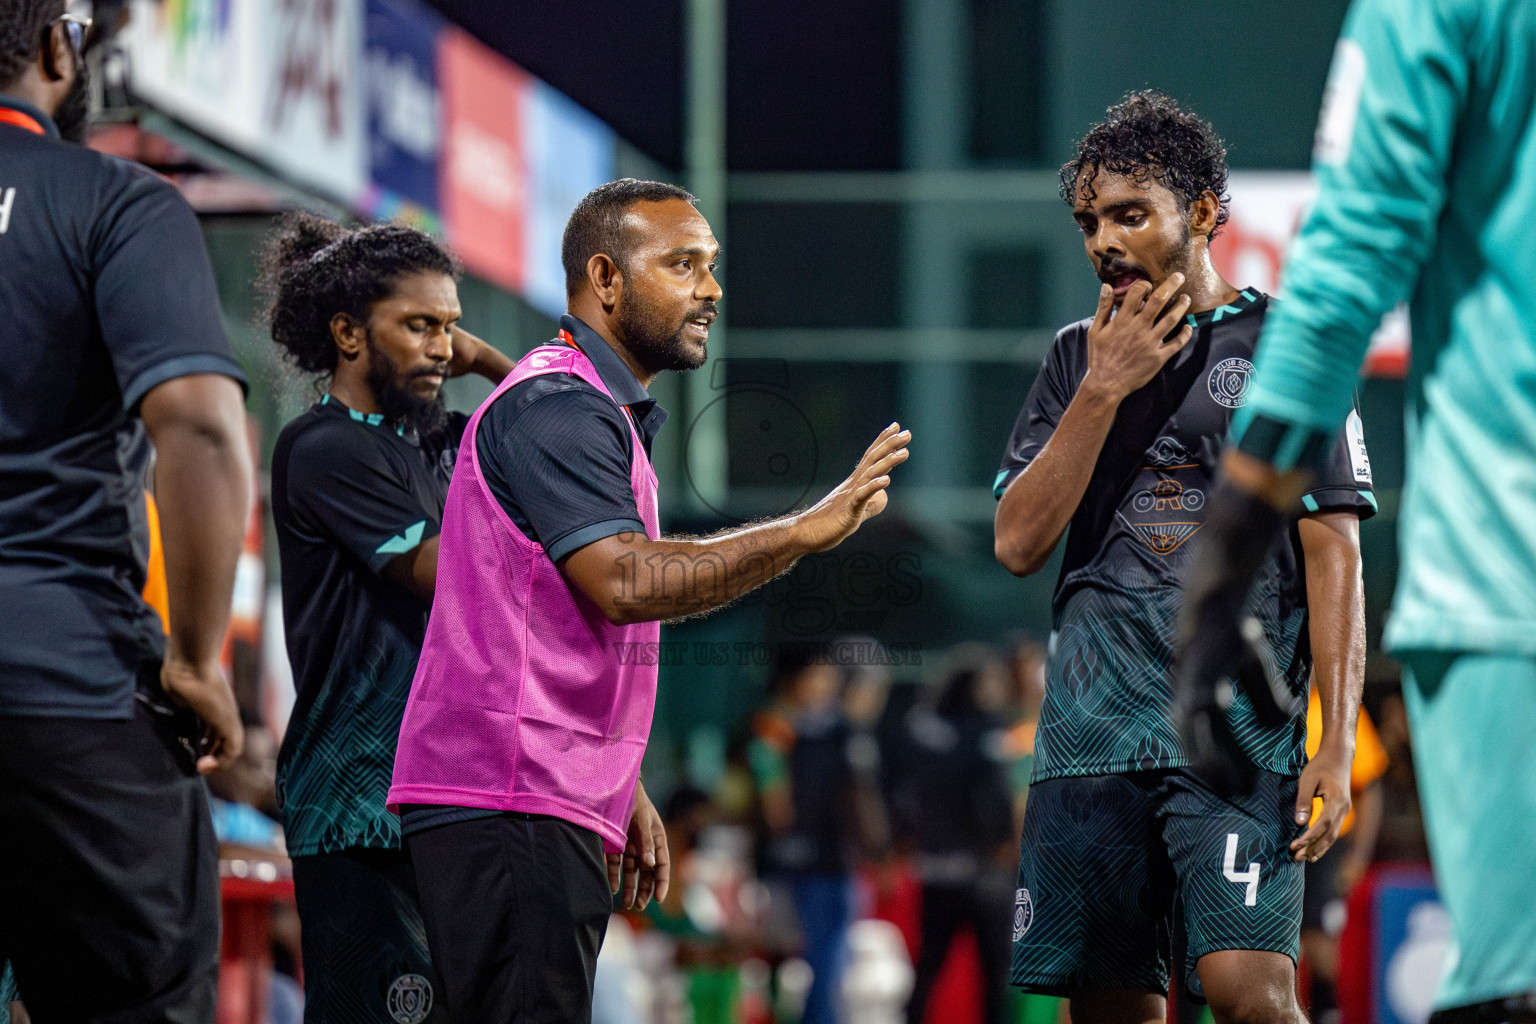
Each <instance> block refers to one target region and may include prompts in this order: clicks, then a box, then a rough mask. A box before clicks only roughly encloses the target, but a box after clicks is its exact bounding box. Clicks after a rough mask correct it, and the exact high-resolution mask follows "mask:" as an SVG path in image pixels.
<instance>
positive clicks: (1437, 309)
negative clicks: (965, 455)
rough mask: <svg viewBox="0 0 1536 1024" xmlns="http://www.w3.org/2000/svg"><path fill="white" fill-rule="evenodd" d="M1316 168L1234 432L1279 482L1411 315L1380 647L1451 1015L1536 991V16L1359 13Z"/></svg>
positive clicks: (1439, 0) (1362, 5)
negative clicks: (1401, 704) (1314, 189)
mask: <svg viewBox="0 0 1536 1024" xmlns="http://www.w3.org/2000/svg"><path fill="white" fill-rule="evenodd" d="M1314 163H1315V169H1316V173H1317V177H1318V186H1319V194H1318V199H1317V204H1316V206H1315V207H1314V209H1313V211H1312V213H1311V215H1310V216H1309V218H1308V220H1307V222H1306V225H1305V226H1304V227H1303V229H1302V232H1301V235H1300V236H1299V238H1298V240H1297V243H1296V248H1295V250H1294V252H1293V253H1292V255H1291V259H1290V263H1289V266H1288V269H1287V271H1286V275H1285V278H1284V281H1283V282H1282V286H1281V294H1282V296H1283V297H1285V298H1287V299H1288V300H1289V301H1286V302H1282V303H1279V304H1278V306H1277V309H1276V312H1275V314H1274V316H1273V317H1271V318H1270V321H1269V323H1268V324H1267V325H1266V328H1267V329H1266V331H1265V334H1264V338H1263V341H1262V343H1261V344H1260V346H1259V350H1258V357H1257V359H1256V363H1257V370H1256V372H1255V375H1254V378H1255V379H1254V384H1253V392H1252V401H1251V403H1250V404H1249V405H1248V407H1247V408H1245V409H1244V410H1242V413H1241V414H1240V416H1239V417H1238V419H1237V420H1236V421H1235V422H1234V427H1235V431H1236V434H1237V437H1238V440H1239V444H1240V445H1241V447H1242V448H1243V449H1244V450H1245V451H1248V452H1250V453H1252V454H1255V455H1259V456H1261V457H1263V458H1266V459H1268V460H1269V461H1271V462H1273V463H1275V464H1276V465H1278V466H1280V467H1282V468H1285V467H1287V466H1288V465H1289V464H1295V463H1296V462H1297V461H1298V458H1297V453H1299V452H1301V451H1304V450H1306V449H1308V448H1309V447H1310V448H1312V449H1315V448H1316V447H1317V444H1316V442H1314V441H1311V437H1315V436H1316V435H1318V434H1323V435H1326V434H1329V433H1331V432H1332V431H1333V430H1336V429H1337V427H1338V424H1339V423H1341V422H1342V421H1343V420H1344V417H1345V415H1346V413H1348V411H1349V408H1350V397H1351V393H1352V391H1353V388H1354V383H1355V373H1356V370H1357V368H1358V367H1359V365H1360V362H1361V359H1362V357H1363V356H1364V354H1365V349H1366V345H1367V344H1368V341H1369V337H1370V334H1371V331H1372V329H1373V328H1374V327H1375V325H1376V324H1377V323H1378V322H1379V321H1380V319H1381V316H1382V314H1383V313H1385V312H1386V311H1387V310H1388V309H1390V308H1392V307H1393V306H1394V305H1395V304H1396V303H1398V302H1400V301H1402V300H1404V299H1406V300H1408V302H1409V304H1410V309H1411V313H1412V329H1413V365H1412V379H1411V386H1410V388H1409V395H1408V409H1407V421H1408V442H1409V444H1408V453H1409V462H1408V477H1407V482H1406V485H1405V488H1404V495H1403V504H1402V511H1401V524H1402V525H1401V536H1400V544H1399V552H1400V555H1399V557H1400V576H1399V579H1398V586H1397V595H1396V598H1395V601H1394V605H1393V609H1392V615H1391V618H1390V620H1389V621H1388V624H1387V632H1386V644H1387V647H1388V648H1389V649H1390V650H1392V651H1393V652H1394V653H1396V654H1397V655H1398V656H1399V657H1400V658H1402V660H1403V662H1404V667H1405V673H1404V692H1405V697H1406V699H1407V703H1408V710H1409V714H1410V717H1411V719H1412V722H1413V728H1414V743H1415V751H1414V759H1415V763H1416V765H1417V767H1418V778H1419V786H1420V797H1421V800H1422V802H1423V805H1424V815H1425V822H1426V825H1427V826H1428V831H1429V839H1430V851H1431V853H1432V855H1433V857H1434V861H1435V873H1436V876H1437V879H1438V881H1439V886H1440V891H1441V896H1442V898H1443V899H1444V901H1445V905H1446V908H1447V910H1448V911H1449V913H1450V916H1451V922H1452V927H1453V936H1454V941H1453V942H1452V944H1451V950H1450V954H1449V958H1448V964H1447V971H1446V975H1445V979H1444V981H1443V982H1442V983H1441V986H1440V991H1439V993H1438V995H1437V997H1436V1006H1437V1008H1440V1009H1446V1008H1459V1007H1468V1006H1471V1005H1473V1004H1481V1003H1487V1002H1490V1001H1493V1000H1500V999H1504V998H1507V997H1512V996H1516V995H1518V994H1520V993H1525V992H1536V914H1533V913H1532V912H1531V908H1532V907H1536V864H1533V863H1532V858H1533V856H1536V854H1533V852H1532V851H1533V850H1536V239H1533V238H1532V232H1533V229H1536V3H1531V2H1529V0H1417V2H1415V0H1361V2H1357V3H1356V4H1355V5H1354V6H1353V7H1352V8H1351V10H1350V14H1349V17H1348V19H1347V20H1346V22H1345V25H1344V31H1343V34H1342V36H1341V38H1340V40H1339V44H1338V49H1337V50H1336V51H1335V54H1334V61H1333V70H1332V73H1331V74H1330V77H1329V83H1328V90H1327V93H1326V95H1325V97H1324V101H1323V114H1322V118H1321V121H1320V124H1319V127H1318V138H1317V151H1316V154H1315V161H1314ZM1490 1019H1500V1020H1503V1019H1508V1018H1507V1017H1506V1016H1499V1017H1496V1018H1490Z"/></svg>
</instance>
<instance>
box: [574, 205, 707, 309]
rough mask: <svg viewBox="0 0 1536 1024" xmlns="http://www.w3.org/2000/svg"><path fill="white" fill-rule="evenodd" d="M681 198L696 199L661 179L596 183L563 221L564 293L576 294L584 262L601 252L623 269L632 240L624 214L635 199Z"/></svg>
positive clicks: (582, 279)
mask: <svg viewBox="0 0 1536 1024" xmlns="http://www.w3.org/2000/svg"><path fill="white" fill-rule="evenodd" d="M665 199H681V200H682V201H683V202H685V203H688V204H689V205H697V204H698V200H697V199H695V198H693V196H692V195H691V194H690V193H689V192H688V191H687V190H686V189H682V188H678V187H677V186H676V185H668V184H667V183H666V182H662V181H641V180H639V179H638V178H620V179H619V180H618V181H610V182H609V183H608V184H606V185H599V186H598V187H597V188H595V189H593V190H592V191H591V192H588V193H587V195H586V198H584V199H582V201H581V202H579V203H577V204H576V209H575V210H574V211H572V213H571V219H570V220H568V221H566V222H565V238H564V239H563V240H562V241H561V243H560V261H561V262H562V263H564V264H565V294H566V295H567V296H571V295H575V294H576V293H577V292H579V291H581V289H582V286H583V285H584V284H585V283H586V280H587V263H588V261H589V260H591V259H592V257H593V256H596V255H597V254H598V253H602V254H603V255H605V256H608V257H609V258H611V259H612V260H613V262H615V263H617V264H618V265H619V269H621V270H622V269H624V266H625V263H626V262H627V261H628V259H629V252H630V248H631V247H632V246H633V244H634V240H633V239H631V238H626V237H625V235H626V232H625V231H624V214H625V213H627V212H629V208H630V207H631V206H634V205H635V204H636V203H646V202H650V203H657V202H661V201H662V200H665Z"/></svg>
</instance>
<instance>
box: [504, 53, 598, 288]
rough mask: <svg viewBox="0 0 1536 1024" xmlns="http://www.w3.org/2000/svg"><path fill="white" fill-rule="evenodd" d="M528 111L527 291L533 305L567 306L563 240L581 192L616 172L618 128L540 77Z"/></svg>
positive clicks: (525, 134) (525, 136) (525, 137)
mask: <svg viewBox="0 0 1536 1024" xmlns="http://www.w3.org/2000/svg"><path fill="white" fill-rule="evenodd" d="M528 99H529V104H528V109H527V111H526V112H525V113H524V116H523V143H524V153H525V159H526V162H527V175H528V198H529V202H528V215H527V221H526V237H525V239H524V243H523V244H524V247H525V249H526V256H525V258H524V267H525V276H524V283H523V293H524V294H525V295H526V296H527V298H528V301H529V303H530V304H532V305H533V306H534V307H536V308H538V309H540V310H542V311H543V312H545V313H547V314H549V315H551V316H558V315H559V314H560V313H562V312H564V311H565V269H564V267H563V266H562V265H561V262H560V240H561V238H562V237H563V236H564V234H565V222H566V221H567V220H568V219H569V218H570V216H571V211H572V210H574V209H575V208H576V204H577V203H579V202H581V200H582V197H583V196H585V195H586V194H587V193H588V192H590V191H592V190H593V189H595V188H597V186H599V185H601V184H603V183H605V182H609V181H612V180H613V177H614V148H615V142H614V134H613V131H612V129H610V128H609V127H608V126H607V125H606V124H604V123H603V122H602V121H599V120H598V119H597V118H596V117H595V116H593V115H592V114H590V113H588V112H587V111H586V110H584V109H583V108H581V107H579V106H577V105H576V103H575V102H573V101H572V100H571V99H569V98H568V97H566V96H565V95H564V94H563V93H561V92H559V91H558V90H556V89H553V88H551V87H550V86H548V85H546V84H544V83H543V82H539V81H535V82H534V87H533V91H532V93H531V95H530V96H529V97H528Z"/></svg>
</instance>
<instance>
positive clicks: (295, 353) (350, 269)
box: [259, 213, 459, 374]
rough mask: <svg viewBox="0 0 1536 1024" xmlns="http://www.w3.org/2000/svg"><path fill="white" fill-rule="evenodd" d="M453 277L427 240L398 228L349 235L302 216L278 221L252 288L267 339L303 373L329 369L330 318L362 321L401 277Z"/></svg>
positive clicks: (448, 260) (449, 261) (454, 271)
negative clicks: (263, 304)
mask: <svg viewBox="0 0 1536 1024" xmlns="http://www.w3.org/2000/svg"><path fill="white" fill-rule="evenodd" d="M429 272H431V273H439V274H447V275H449V276H450V277H454V278H457V277H458V276H459V263H458V260H456V259H455V258H454V257H453V254H452V253H450V252H449V251H448V250H447V249H445V248H443V246H442V245H440V244H439V243H438V242H437V241H436V240H435V239H433V238H432V237H431V236H430V235H426V234H424V233H422V232H420V231H417V230H416V229H415V228H408V227H404V226H402V225H399V224H377V225H374V226H371V227H364V228H357V229H355V230H354V229H349V228H345V227H342V226H341V225H340V224H337V223H335V222H334V221H329V220H325V219H324V218H322V217H316V216H313V215H312V214H307V213H290V214H285V215H284V216H283V218H282V219H281V220H280V221H279V222H278V226H277V230H276V231H274V232H273V234H272V235H271V237H269V238H268V239H267V244H266V247H265V249H264V251H263V253H262V258H261V277H260V280H259V286H260V287H261V289H262V292H263V293H264V294H265V295H266V297H267V308H266V320H267V323H268V324H269V325H270V326H271V329H272V340H273V341H275V342H277V344H278V345H279V346H280V347H281V348H282V349H283V351H284V352H285V353H286V354H287V356H288V359H289V360H290V361H291V362H292V363H293V364H294V365H295V366H297V367H298V368H299V369H300V370H303V371H305V372H308V373H321V374H329V373H333V372H335V370H336V359H337V349H336V344H335V341H334V340H333V339H332V337H331V318H332V317H334V316H335V315H336V314H337V313H346V314H347V315H349V316H351V317H353V318H354V319H356V320H359V321H364V322H366V321H367V319H368V316H369V313H370V312H371V310H372V308H373V305H374V303H376V302H381V301H383V300H384V299H387V298H389V296H390V295H391V294H392V293H393V291H394V288H395V285H396V284H397V283H398V282H399V281H400V279H401V278H404V277H409V276H410V275H412V274H420V273H429Z"/></svg>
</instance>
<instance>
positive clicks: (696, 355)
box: [616, 291, 718, 373]
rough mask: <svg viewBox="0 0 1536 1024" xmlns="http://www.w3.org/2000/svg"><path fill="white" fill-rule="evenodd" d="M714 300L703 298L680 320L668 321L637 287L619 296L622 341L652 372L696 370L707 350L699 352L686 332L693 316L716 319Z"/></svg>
mask: <svg viewBox="0 0 1536 1024" xmlns="http://www.w3.org/2000/svg"><path fill="white" fill-rule="evenodd" d="M717 315H718V314H717V311H716V309H715V304H714V303H713V302H704V303H702V304H700V305H699V306H698V307H697V308H695V309H692V310H690V311H689V312H688V315H687V316H686V317H684V318H683V320H682V322H681V323H677V322H675V321H669V320H668V319H667V317H666V316H665V314H663V313H661V312H660V311H659V310H658V309H657V308H656V307H655V306H654V305H652V304H651V303H650V302H649V301H647V300H646V299H645V298H644V297H642V296H641V295H639V294H637V293H636V292H634V291H626V292H624V294H623V295H622V297H621V298H620V299H619V308H618V316H617V317H616V320H617V326H618V329H619V332H620V333H621V335H622V339H621V340H622V341H623V342H624V343H625V344H626V345H627V346H628V348H629V350H630V351H631V352H633V353H634V354H635V356H636V357H637V358H638V359H639V360H640V361H641V362H642V363H643V364H644V366H645V368H646V369H647V370H649V371H650V372H652V373H660V372H661V371H662V370H697V369H698V368H699V367H700V366H703V365H704V359H705V355H706V354H705V353H704V352H696V351H695V350H694V348H693V346H692V344H691V343H690V342H689V340H688V339H687V338H686V337H685V336H684V335H685V334H686V333H687V331H688V327H689V325H690V324H691V323H693V321H694V320H697V319H699V318H704V319H707V320H708V321H710V322H711V323H713V322H714V319H715V317H716V316H717Z"/></svg>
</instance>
